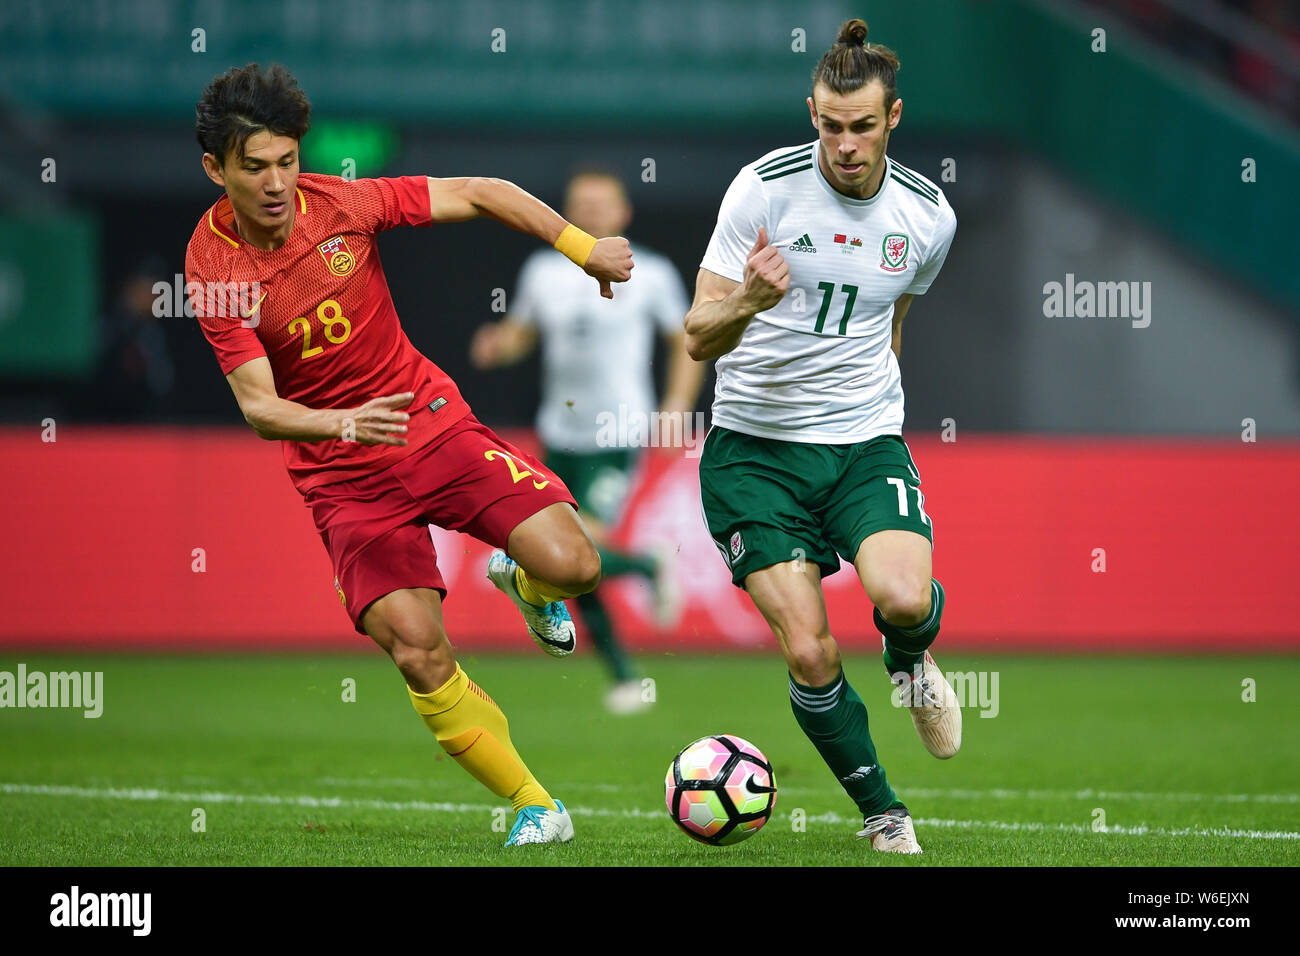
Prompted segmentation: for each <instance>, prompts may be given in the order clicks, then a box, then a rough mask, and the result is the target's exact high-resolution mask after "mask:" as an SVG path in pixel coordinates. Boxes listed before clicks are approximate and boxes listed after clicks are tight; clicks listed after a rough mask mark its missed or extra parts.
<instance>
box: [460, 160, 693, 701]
mask: <svg viewBox="0 0 1300 956" xmlns="http://www.w3.org/2000/svg"><path fill="white" fill-rule="evenodd" d="M564 212H565V215H566V216H567V217H569V219H570V221H571V222H573V223H575V224H577V225H578V226H579V227H580V228H581V229H583V230H584V231H586V232H588V233H590V234H591V235H593V236H597V237H601V236H617V235H622V234H623V232H624V230H625V229H626V228H627V226H628V224H629V223H630V222H631V219H632V206H631V203H629V202H628V198H627V193H626V191H625V190H624V187H623V184H622V182H620V181H619V179H618V178H617V177H616V176H615V175H613V174H612V173H610V172H607V171H604V170H595V169H591V170H585V171H582V172H579V173H577V174H576V175H575V176H573V177H572V178H571V179H570V181H569V184H568V187H567V189H566V193H565V204H564ZM633 251H634V254H635V256H636V262H637V268H636V278H635V279H634V280H633V281H631V282H629V283H628V284H627V285H626V286H625V287H623V288H620V290H619V297H618V300H617V301H611V300H609V299H604V298H601V297H600V296H599V295H590V294H588V293H589V290H588V289H586V288H584V287H583V286H582V285H580V284H579V283H575V282H572V281H570V277H569V275H568V273H569V272H571V271H573V265H572V263H570V262H569V261H568V260H567V259H566V258H564V256H563V255H559V254H557V255H556V256H550V255H546V254H545V253H543V254H541V255H533V256H531V257H530V258H529V259H528V260H527V261H526V262H525V263H524V267H523V270H522V272H521V273H520V277H519V283H518V290H517V294H516V295H515V298H514V300H513V301H512V303H511V307H510V311H509V313H508V314H507V315H506V317H505V318H504V319H503V320H502V321H500V322H495V323H491V324H489V325H485V326H483V327H482V328H480V329H479V330H478V332H477V333H476V334H475V336H474V339H473V341H472V343H471V346H470V357H471V359H472V361H473V362H474V364H475V365H476V366H478V367H479V368H493V367H497V366H501V365H507V364H513V363H514V362H518V361H519V360H520V359H522V358H524V357H525V356H526V355H528V354H529V352H531V351H532V350H533V348H534V347H535V346H536V345H537V344H538V341H539V339H540V341H541V345H542V402H541V406H540V409H539V411H538V414H537V430H538V433H539V435H540V436H541V439H542V443H543V444H544V445H545V461H546V465H547V467H548V468H550V469H551V470H552V471H553V472H555V474H556V475H558V476H559V477H560V480H561V481H563V482H564V483H565V484H566V485H568V487H569V490H570V491H571V492H572V493H573V496H574V498H575V499H576V500H577V502H578V506H579V508H580V509H581V511H582V515H583V520H584V522H585V523H586V526H587V529H588V531H589V532H590V533H591V535H592V537H593V538H594V539H595V540H596V543H597V549H598V551H599V552H600V558H601V571H602V580H609V579H610V578H614V577H619V576H622V575H628V574H635V575H640V576H643V577H644V578H645V579H646V580H647V581H649V582H650V584H651V587H652V589H653V599H654V606H655V612H656V617H657V619H658V621H659V623H660V625H661V626H667V625H668V624H671V623H672V622H673V619H674V617H675V614H676V610H677V608H676V603H677V602H676V590H675V587H674V585H673V578H672V568H671V566H670V565H669V558H668V553H667V552H661V553H658V554H637V553H634V552H630V551H626V550H623V549H620V548H617V547H615V546H614V545H613V544H611V542H610V532H611V530H612V529H613V528H614V526H616V525H617V524H618V521H619V518H620V516H621V514H622V510H623V505H624V503H625V502H626V500H627V496H628V492H629V491H630V489H631V483H632V479H633V472H634V470H635V467H636V461H637V451H638V448H637V447H635V446H637V445H640V446H644V445H646V444H649V443H651V441H652V439H654V440H655V443H656V444H657V443H658V441H659V440H665V441H667V440H671V439H673V436H674V435H677V436H680V435H683V434H685V431H684V430H683V431H675V430H674V429H671V428H667V427H665V428H664V429H663V434H662V435H659V436H652V435H651V434H650V432H649V430H648V425H649V423H650V421H651V413H652V412H653V411H655V410H656V406H655V391H654V382H653V380H652V375H651V371H652V369H651V360H652V358H653V356H654V338H655V333H656V332H658V333H659V334H660V335H662V337H663V338H664V342H665V345H666V351H667V355H668V361H669V368H668V378H667V382H666V385H665V391H664V400H663V402H662V404H660V405H659V406H658V410H659V411H660V413H661V415H660V419H659V420H660V421H661V422H662V421H663V420H664V418H663V416H664V415H665V414H670V415H676V416H680V417H681V419H682V422H683V428H688V427H690V420H691V419H690V416H691V414H692V413H693V411H694V409H695V402H696V400H697V399H698V398H699V392H700V384H701V382H702V381H703V377H704V366H702V365H700V364H699V363H697V362H695V361H693V360H692V359H691V357H690V355H688V354H687V352H686V344H685V339H686V336H685V333H684V332H683V331H682V325H681V317H682V315H684V314H685V312H686V309H687V300H686V289H685V286H684V285H683V283H682V280H681V276H680V275H679V274H678V272H677V268H676V267H675V266H674V265H673V264H672V262H671V261H670V260H669V259H668V258H667V257H665V256H662V255H660V254H658V253H656V252H653V251H651V250H649V249H646V248H644V247H642V246H634V247H633ZM566 267H567V268H566ZM582 278H584V279H585V278H586V276H583V277H582ZM602 416H608V418H605V419H602ZM602 420H605V421H609V420H612V421H615V422H617V421H628V422H633V423H638V422H645V423H646V424H647V429H645V430H642V429H639V428H638V429H636V430H635V431H634V430H632V429H629V434H628V435H624V436H619V435H617V434H614V435H613V436H611V435H610V431H611V429H609V428H608V427H604V428H603V427H602ZM611 437H613V438H614V439H615V441H616V443H615V444H612V445H611V444H610V442H609V439H610V438H611ZM620 439H621V440H620ZM599 595H600V588H597V589H596V590H595V591H593V592H591V593H590V594H584V595H582V596H581V597H579V598H578V599H577V600H576V603H577V605H578V612H579V614H580V615H581V616H582V619H583V622H584V623H585V624H586V626H587V630H588V632H589V634H590V635H591V638H592V643H593V644H595V646H596V648H597V650H598V651H599V652H600V654H601V657H602V658H603V659H604V661H605V663H606V665H607V667H608V668H609V671H610V674H611V676H612V677H613V680H614V684H613V686H612V687H611V688H610V690H609V692H608V694H607V695H606V697H605V703H606V706H607V707H608V708H609V709H610V710H611V711H613V712H614V713H619V714H625V713H632V712H635V711H638V710H642V709H644V708H645V707H646V706H647V705H648V702H647V700H646V698H645V695H644V694H643V690H642V686H641V681H640V674H639V672H638V671H637V669H636V665H635V664H634V662H633V661H632V660H631V659H630V658H629V657H628V655H627V653H626V652H625V651H624V650H623V648H622V647H621V646H620V642H619V640H618V635H617V633H616V632H615V628H614V625H613V622H612V620H611V619H610V615H609V612H608V611H607V610H606V608H605V605H604V603H603V602H602V600H601V598H600V597H599Z"/></svg>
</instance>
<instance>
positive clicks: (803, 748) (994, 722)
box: [0, 648, 1300, 866]
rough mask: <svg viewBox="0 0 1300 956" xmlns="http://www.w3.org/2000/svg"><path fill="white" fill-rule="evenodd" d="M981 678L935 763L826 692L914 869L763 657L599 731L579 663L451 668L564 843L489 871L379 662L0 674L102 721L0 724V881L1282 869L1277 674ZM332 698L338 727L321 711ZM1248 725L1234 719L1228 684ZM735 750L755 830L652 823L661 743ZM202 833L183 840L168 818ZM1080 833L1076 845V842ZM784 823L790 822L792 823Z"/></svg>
mask: <svg viewBox="0 0 1300 956" xmlns="http://www.w3.org/2000/svg"><path fill="white" fill-rule="evenodd" d="M937 653H938V657H939V663H940V665H941V666H942V667H943V668H944V669H945V670H947V671H957V670H960V671H967V670H979V669H984V670H988V671H997V673H998V690H999V699H998V707H999V712H998V714H997V716H995V717H992V718H981V717H980V716H979V713H980V712H979V710H978V709H975V708H968V709H967V710H966V711H965V740H964V745H963V748H962V751H961V753H960V754H958V755H957V757H955V758H954V759H952V760H949V761H938V760H935V759H933V758H932V757H930V756H929V755H928V754H927V753H926V752H925V751H924V749H923V748H922V747H921V744H920V742H919V741H918V740H917V739H916V735H915V732H914V731H913V730H912V726H911V721H910V720H909V718H908V716H907V714H906V712H905V711H902V710H898V709H895V708H894V707H892V706H891V705H890V702H889V693H890V690H891V688H890V685H889V683H888V679H887V677H886V676H885V673H884V670H883V668H882V667H881V666H880V662H879V658H878V657H851V658H849V659H848V660H847V661H846V672H847V674H848V676H849V679H850V680H851V681H852V682H853V683H854V685H855V686H856V687H857V689H858V691H859V693H860V694H861V695H862V697H863V699H864V700H865V701H866V702H867V706H868V708H869V710H870V715H871V726H872V733H873V736H874V738H875V740H876V744H877V748H878V750H879V753H880V757H881V761H882V763H883V764H884V766H885V768H886V770H887V772H888V775H889V779H890V781H891V782H892V783H893V785H894V787H895V788H896V789H897V790H898V791H899V793H900V795H901V796H902V798H903V799H904V800H906V801H907V803H908V805H909V807H910V808H911V810H912V813H913V816H914V817H915V818H916V821H917V822H916V830H917V835H918V838H919V840H920V842H921V845H922V847H924V850H925V853H924V855H922V856H920V857H901V856H895V855H892V854H880V853H872V852H870V851H869V849H868V847H867V846H866V845H865V844H864V843H861V842H859V841H857V840H856V839H855V838H854V831H855V830H856V829H858V828H859V826H860V819H858V818H856V817H855V815H854V812H853V810H854V808H853V807H852V805H851V804H850V803H849V802H848V800H847V798H846V797H845V796H844V794H843V792H842V791H841V790H840V788H839V785H838V784H837V783H836V782H835V780H833V779H832V777H831V775H830V772H829V771H828V770H827V769H826V768H825V766H824V765H823V764H822V763H821V762H820V760H819V758H818V756H817V754H816V752H815V751H814V750H813V748H812V746H811V745H810V744H809V743H808V742H807V740H806V739H805V738H804V737H803V736H802V734H801V733H800V731H799V729H798V727H797V725H796V724H795V722H794V719H793V717H792V715H791V713H790V705H789V701H788V699H787V697H786V676H785V672H784V669H783V667H782V666H781V662H780V660H779V658H778V657H777V656H776V655H775V654H774V653H773V654H767V655H747V656H661V655H647V656H645V657H643V658H641V663H642V665H643V667H644V669H645V673H646V674H647V675H648V676H649V677H652V678H653V679H654V680H655V692H656V697H657V703H656V704H655V706H654V708H653V709H652V710H651V711H650V712H649V713H646V714H643V715H637V716H632V717H612V716H608V715H607V714H606V713H605V712H604V710H603V708H602V704H601V696H602V693H603V691H604V689H605V683H604V679H603V675H602V672H601V670H600V668H599V666H598V664H597V662H596V661H595V660H594V659H593V658H592V657H591V656H590V655H586V656H579V657H577V658H576V659H573V660H570V661H553V660H550V659H549V658H544V657H541V656H540V655H531V654H529V655H523V654H521V655H518V656H513V655H511V656H488V655H480V656H477V657H476V656H474V655H472V654H465V655H463V656H462V663H463V664H464V666H465V668H466V670H467V671H468V672H469V673H470V675H471V676H472V677H474V678H475V680H477V681H478V682H479V683H481V684H482V685H483V687H484V688H485V689H486V690H487V691H488V692H489V693H491V694H492V695H493V696H494V697H495V698H496V699H497V701H498V702H499V703H500V704H501V705H502V706H503V708H504V709H505V711H506V713H507V715H508V716H509V718H510V722H511V732H512V735H513V737H514V740H515V743H516V745H517V746H518V747H519V749H520V751H521V752H522V754H523V755H524V758H525V760H527V761H528V763H529V765H530V767H531V768H532V769H533V770H534V772H535V773H536V774H537V776H538V777H539V779H541V781H542V782H543V784H545V785H546V786H547V787H548V788H549V789H550V791H551V792H552V794H554V795H555V796H558V797H559V798H560V799H562V800H564V801H565V802H566V803H567V804H568V805H569V806H570V808H571V810H572V812H573V817H574V823H575V826H576V829H577V838H576V840H575V841H574V842H573V843H572V844H569V845H566V846H542V847H523V848H518V849H511V850H506V849H504V848H503V847H502V846H501V844H502V842H503V840H504V837H505V834H504V833H503V832H500V830H501V828H502V826H503V825H508V822H509V819H510V815H507V814H506V813H504V812H503V811H502V810H501V809H498V808H499V807H500V801H499V800H497V798H495V797H494V796H492V795H491V794H489V793H488V792H487V791H486V790H484V789H483V788H481V787H480V786H479V785H478V784H476V783H475V782H474V781H473V780H472V779H471V778H470V777H469V776H468V775H467V774H466V773H465V772H464V771H463V770H461V769H460V767H458V766H457V765H456V764H455V762H454V761H452V760H451V759H449V758H445V757H443V755H442V754H441V751H440V750H439V749H438V748H437V745H436V744H435V743H434V740H433V737H432V735H431V734H430V733H429V732H428V730H426V729H425V727H424V725H423V724H422V723H421V722H420V721H419V720H418V719H417V718H416V716H415V715H414V712H413V711H412V709H411V707H410V703H409V701H408V699H407V696H406V694H405V693H404V691H403V686H402V683H401V679H400V677H399V676H398V674H397V672H396V670H395V669H394V668H393V667H392V665H391V664H390V663H389V662H388V661H387V659H386V658H385V657H384V656H383V655H382V654H380V653H379V652H377V651H376V652H375V653H372V654H362V655H356V656H352V655H303V656H252V655H218V656H99V657H89V656H86V655H76V656H66V657H65V656H53V655H46V654H29V655H21V654H15V653H14V652H6V653H5V654H4V655H3V656H0V670H7V671H11V672H12V671H14V670H15V669H16V665H17V663H18V662H19V661H22V662H24V663H25V664H26V665H27V668H28V671H29V672H31V671H36V670H41V671H47V672H48V671H60V670H68V669H73V668H75V669H77V670H82V671H84V670H92V671H95V670H99V671H103V673H104V710H103V715H102V716H101V717H99V718H98V719H86V718H84V717H83V716H82V714H81V712H80V711H70V710H52V709H44V710H33V709H12V710H11V709H8V708H6V709H4V710H0V820H2V821H3V823H0V864H4V865H24V866H25V865H71V866H96V865H119V864H125V865H134V864H160V865H211V866H241V865H261V864H272V865H318V864H321V865H369V864H382V865H464V864H470V865H483V864H486V865H511V864H519V863H524V864H538V863H544V864H562V865H571V864H572V865H587V864H597V865H624V864H626V865H640V866H645V865H667V866H681V865H692V866H699V865H707V864H726V865H736V864H740V865H775V866H795V865H841V864H842V865H870V866H934V865H1019V864H1038V865H1042V864H1048V865H1055V864H1062V865H1088V866H1098V865H1100V866H1107V865H1188V866H1205V865H1237V864H1294V863H1296V861H1297V860H1298V859H1300V797H1297V794H1300V733H1298V732H1297V730H1298V729H1300V697H1297V695H1295V694H1294V693H1293V688H1295V687H1296V686H1297V685H1300V658H1296V657H1238V658H1231V659H1230V658H1214V657H1160V658H1155V657H1138V658H1120V657H1081V656H1000V655H999V656H994V655H981V656H978V657H977V656H974V655H969V654H966V655H956V654H946V653H943V652H942V649H941V648H940V649H939V650H938V651H937ZM348 678H351V679H352V680H354V681H355V682H356V683H355V686H356V700H355V702H345V701H344V700H343V699H342V698H343V686H344V681H345V679H348ZM1245 678H1252V679H1253V680H1254V682H1255V695H1256V698H1257V699H1256V701H1254V702H1245V701H1243V700H1242V695H1243V689H1242V686H1243V680H1244V679H1245ZM709 733H734V734H739V735H740V736H742V737H746V738H748V739H749V740H751V741H753V742H754V743H755V744H757V745H758V746H759V747H760V748H762V749H763V750H764V751H765V752H766V754H767V756H768V757H769V759H771V760H772V762H773V765H774V769H775V774H776V781H777V786H778V796H777V802H776V811H775V813H774V815H773V817H772V819H771V821H770V822H769V823H768V824H767V826H766V827H765V828H764V829H763V830H762V831H760V832H759V833H758V834H757V835H756V836H755V837H754V838H752V839H750V840H748V841H746V842H745V843H742V844H739V845H737V846H733V847H719V848H714V847H706V846H702V845H698V844H696V843H694V842H693V841H691V840H689V839H688V838H687V837H686V836H685V835H684V834H682V833H681V832H679V831H678V830H677V829H676V827H674V826H673V824H672V823H671V822H670V820H669V819H668V817H667V814H666V812H665V809H664V802H663V777H664V772H665V770H666V769H667V766H668V762H669V760H670V759H671V758H672V756H673V754H674V753H676V751H677V750H678V749H680V748H681V747H682V746H684V745H685V744H687V743H689V742H690V741H691V740H694V739H695V738H697V737H700V736H703V735H705V734H709ZM196 809H202V810H203V812H204V816H205V821H204V822H205V828H204V829H203V830H202V831H201V832H196V831H195V827H194V822H195V819H196V818H195V816H194V811H195V810H196ZM1100 814H1104V823H1105V829H1104V830H1097V829H1096V827H1097V826H1098V825H1099V824H1100V823H1102V819H1103V818H1102V816H1100ZM800 821H802V823H800Z"/></svg>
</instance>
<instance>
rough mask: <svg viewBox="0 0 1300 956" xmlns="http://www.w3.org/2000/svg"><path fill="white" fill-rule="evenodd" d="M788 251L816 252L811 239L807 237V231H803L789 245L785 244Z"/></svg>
mask: <svg viewBox="0 0 1300 956" xmlns="http://www.w3.org/2000/svg"><path fill="white" fill-rule="evenodd" d="M786 249H788V250H789V251H790V252H816V251H817V247H816V246H814V245H813V241H812V239H810V238H808V233H806V232H805V233H804V234H803V235H802V236H800V237H799V238H798V239H796V240H795V241H794V242H792V243H790V245H788V246H786Z"/></svg>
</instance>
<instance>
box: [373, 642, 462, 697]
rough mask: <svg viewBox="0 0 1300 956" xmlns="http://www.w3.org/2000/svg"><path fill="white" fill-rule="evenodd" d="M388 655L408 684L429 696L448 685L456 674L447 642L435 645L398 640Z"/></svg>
mask: <svg viewBox="0 0 1300 956" xmlns="http://www.w3.org/2000/svg"><path fill="white" fill-rule="evenodd" d="M389 655H390V656H391V657H392V659H393V663H394V664H396V665H397V669H398V670H399V671H401V672H402V677H403V678H405V679H406V683H407V685H408V686H410V687H411V688H413V689H415V690H416V691H417V692H419V693H427V692H429V691H431V690H434V689H436V688H438V687H440V686H441V685H443V684H445V683H446V682H447V680H448V679H450V678H451V677H452V676H453V675H454V674H455V673H456V658H455V656H454V655H453V654H452V652H451V645H450V644H448V643H447V641H446V640H445V639H443V640H440V641H439V640H435V641H433V642H432V646H421V644H419V643H414V644H408V643H406V642H405V641H401V640H398V641H395V642H394V643H393V646H392V649H391V650H390V651H389Z"/></svg>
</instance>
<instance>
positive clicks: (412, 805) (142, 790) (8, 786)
mask: <svg viewBox="0 0 1300 956" xmlns="http://www.w3.org/2000/svg"><path fill="white" fill-rule="evenodd" d="M0 793H5V794H23V795H30V796H43V797H85V798H90V799H98V800H141V801H164V800H166V801H174V802H177V803H194V804H202V803H209V804H211V803H234V804H264V805H270V806H286V807H307V808H312V809H322V808H323V809H363V810H397V811H419V812H424V813H491V812H493V811H494V810H497V809H499V807H496V806H493V805H492V804H486V803H446V802H430V801H427V800H401V801H393V800H374V799H356V798H351V797H314V796H309V795H296V796H279V795H277V794H271V793H219V792H212V791H209V792H197V793H176V792H172V791H168V790H159V789H157V788H154V787H107V788H98V787H73V786H63V785H55V784H30V783H0ZM569 812H570V813H572V814H573V815H574V816H579V817H624V818H653V819H662V818H663V817H664V815H665V811H663V810H642V809H639V808H637V807H628V808H624V809H619V810H611V809H608V808H605V807H569ZM807 820H808V822H810V823H828V824H847V823H856V818H853V817H843V816H840V815H839V814H838V813H820V814H816V815H814V816H810V817H808V818H807ZM916 822H917V823H919V824H921V825H922V826H935V827H948V828H951V829H960V830H981V829H983V830H1003V831H1011V832H1028V833H1043V832H1057V833H1083V834H1088V833H1095V832H1101V833H1104V834H1108V835H1119V836H1171V837H1183V836H1203V837H1221V838H1225V839H1245V840H1300V832H1293V831H1290V830H1235V829H1230V828H1228V827H1213V828H1210V827H1175V828H1168V827H1148V826H1145V825H1141V826H1108V827H1106V828H1105V829H1104V830H1101V831H1094V830H1093V829H1092V827H1090V826H1087V825H1085V824H1082V823H1021V822H1014V821H1006V820H946V819H940V818H933V817H917V818H916Z"/></svg>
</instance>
